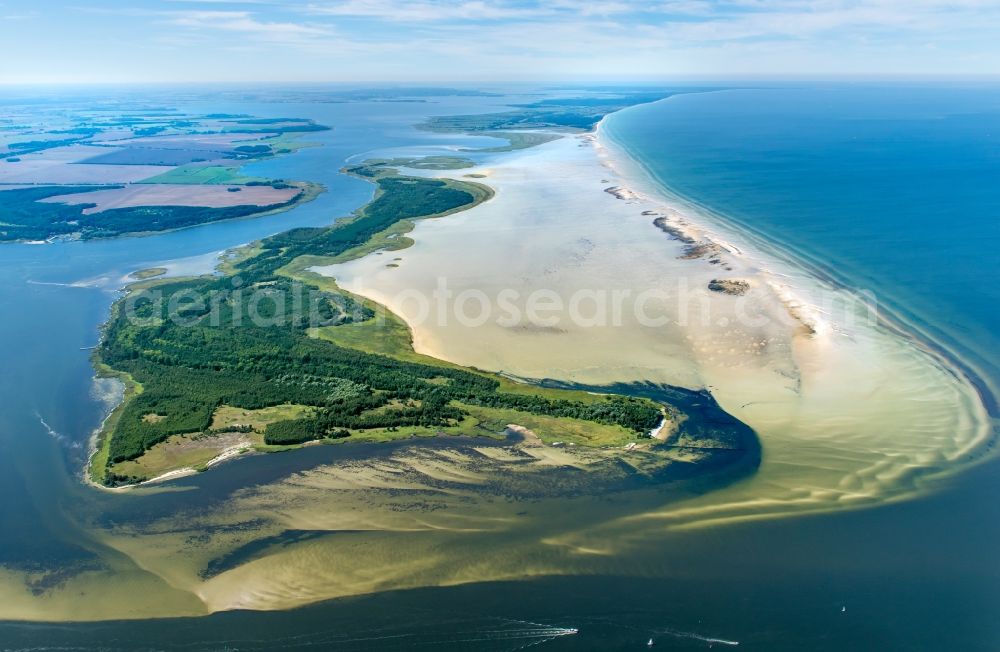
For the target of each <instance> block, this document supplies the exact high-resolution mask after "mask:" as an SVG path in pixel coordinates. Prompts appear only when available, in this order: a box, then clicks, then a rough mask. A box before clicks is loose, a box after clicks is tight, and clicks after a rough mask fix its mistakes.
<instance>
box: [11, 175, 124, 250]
mask: <svg viewBox="0 0 1000 652" xmlns="http://www.w3.org/2000/svg"><path fill="white" fill-rule="evenodd" d="M120 187H121V186H40V187H35V188H17V189H14V190H4V191H2V192H0V222H2V223H3V225H2V226H0V241H5V240H8V241H9V240H45V239H46V238H50V237H52V236H54V235H66V234H70V233H76V232H78V231H79V230H80V225H79V221H80V219H81V218H82V217H83V210H84V209H86V208H93V207H94V206H96V205H97V204H77V205H75V206H69V205H66V204H57V203H48V202H41V201H39V200H40V199H46V198H48V197H55V196H57V195H68V194H72V193H80V192H91V191H94V190H106V189H107V188H120Z"/></svg>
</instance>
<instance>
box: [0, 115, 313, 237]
mask: <svg viewBox="0 0 1000 652" xmlns="http://www.w3.org/2000/svg"><path fill="white" fill-rule="evenodd" d="M23 111H24V113H23V114H18V113H17V111H16V110H15V109H12V113H11V114H9V115H3V116H0V193H3V194H2V195H0V197H2V198H3V201H2V202H0V242H2V241H14V240H32V241H42V240H48V239H50V238H97V237H113V236H117V235H123V234H129V233H145V232H150V231H162V230H166V229H173V228H183V227H187V226H195V225H197V224H202V223H206V222H212V221H218V220H222V219H232V218H237V217H247V216H250V215H255V214H262V213H270V212H275V211H280V210H287V209H288V208H290V207H292V206H293V205H295V204H296V203H298V202H301V201H309V200H310V199H313V198H315V197H316V195H317V194H318V193H319V192H321V191H322V189H321V188H320V187H318V186H312V185H310V184H305V183H297V182H287V181H283V180H270V179H262V178H259V177H252V176H247V175H244V174H242V172H241V167H242V166H243V165H244V164H245V163H248V162H251V161H257V160H261V159H265V158H270V157H273V156H280V155H283V154H287V153H290V152H293V151H295V150H296V149H299V148H301V147H305V146H308V145H309V143H306V142H302V141H301V140H300V138H301V136H302V135H303V134H306V133H309V132H316V131H322V130H326V129H328V128H327V127H324V126H323V125H318V124H316V123H315V122H313V121H311V120H303V119H298V118H277V119H269V118H255V117H253V116H247V115H224V114H209V115H202V116H197V115H187V114H183V113H180V112H176V111H172V110H170V109H163V108H159V109H156V110H146V111H139V110H122V111H119V112H114V111H73V110H71V109H63V110H52V111H42V112H41V113H40V114H38V115H36V113H35V112H34V111H32V110H31V109H30V107H26V108H25V109H23ZM57 206H61V207H57ZM96 214H100V215H102V219H101V220H94V219H91V218H90V216H93V215H96Z"/></svg>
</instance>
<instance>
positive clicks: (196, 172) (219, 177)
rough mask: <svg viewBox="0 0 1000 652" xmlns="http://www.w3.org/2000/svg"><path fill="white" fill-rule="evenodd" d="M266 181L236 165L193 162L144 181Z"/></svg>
mask: <svg viewBox="0 0 1000 652" xmlns="http://www.w3.org/2000/svg"><path fill="white" fill-rule="evenodd" d="M253 181H256V182H259V183H266V182H267V180H266V179H261V178H260V177H247V176H244V175H243V174H241V173H240V168H239V166H235V165H199V164H197V163H192V164H190V165H182V166H180V167H177V168H174V169H173V170H169V171H167V172H164V173H163V174H158V175H156V176H155V177H150V178H149V179H146V180H144V181H143V182H142V183H191V184H200V183H205V184H225V185H238V184H246V183H250V182H253Z"/></svg>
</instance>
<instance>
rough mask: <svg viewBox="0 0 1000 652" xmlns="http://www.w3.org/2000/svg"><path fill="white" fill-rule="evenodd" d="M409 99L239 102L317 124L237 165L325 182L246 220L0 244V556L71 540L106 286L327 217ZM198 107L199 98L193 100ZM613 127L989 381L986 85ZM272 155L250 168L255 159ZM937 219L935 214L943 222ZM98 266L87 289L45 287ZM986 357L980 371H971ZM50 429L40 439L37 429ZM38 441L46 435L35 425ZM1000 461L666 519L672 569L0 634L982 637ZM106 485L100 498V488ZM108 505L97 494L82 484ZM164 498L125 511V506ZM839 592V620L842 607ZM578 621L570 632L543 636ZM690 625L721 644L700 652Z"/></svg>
mask: <svg viewBox="0 0 1000 652" xmlns="http://www.w3.org/2000/svg"><path fill="white" fill-rule="evenodd" d="M457 104H459V102H456V105H450V106H442V105H434V106H432V107H421V106H405V105H332V106H317V105H294V106H289V105H253V106H238V107H234V106H233V105H232V104H231V103H227V104H225V110H227V111H230V110H235V111H245V112H248V113H254V114H257V115H265V116H267V115H285V114H294V115H300V116H304V117H313V118H316V119H317V120H319V121H320V122H325V123H327V124H331V125H332V126H334V127H335V131H333V132H326V133H324V134H319V135H318V137H319V138H322V139H323V140H324V142H325V143H326V147H324V148H322V149H313V150H304V151H302V152H300V153H299V154H296V155H295V156H292V157H289V158H287V159H277V160H275V161H270V162H267V163H265V164H261V166H260V167H258V168H256V169H254V170H252V171H253V172H258V173H260V174H273V175H275V176H285V177H288V178H303V179H308V180H312V181H320V182H323V183H325V184H327V186H328V188H329V192H328V193H326V194H325V195H323V196H322V197H321V198H320V199H319V200H317V201H316V202H314V203H312V204H309V205H306V206H303V207H301V208H298V209H296V210H295V211H291V212H289V213H286V214H283V215H281V216H277V217H274V218H266V219H263V220H249V221H244V222H232V223H228V224H217V225H209V226H205V227H200V228H196V229H191V230H188V231H182V232H177V233H171V234H163V235H159V236H154V237H149V238H139V239H127V240H118V241H111V242H95V243H70V244H62V245H56V246H52V247H28V246H19V245H14V246H10V247H4V248H3V249H0V302H2V305H3V306H4V308H5V313H6V314H5V318H4V319H3V320H0V360H2V361H3V364H4V372H3V374H2V375H0V489H2V490H3V492H4V495H5V496H7V497H8V500H6V501H4V502H3V503H2V508H0V561H2V562H3V563H5V564H10V565H18V564H20V565H22V566H29V567H30V566H31V565H32V564H47V563H59V562H60V561H63V560H65V559H67V558H72V557H73V556H74V555H82V554H85V553H82V552H81V551H80V548H79V547H78V545H77V544H78V543H79V536H80V533H79V532H77V531H75V530H74V529H72V527H71V525H70V521H71V519H70V518H68V516H69V515H71V513H72V510H73V509H74V506H75V505H78V504H82V503H88V504H92V502H93V500H94V498H93V496H91V495H90V494H91V492H90V490H88V489H85V488H83V487H82V486H81V485H79V483H78V482H77V480H76V478H75V477H74V474H75V473H76V472H77V471H78V468H79V463H80V461H81V453H82V449H81V448H80V442H83V441H85V440H86V438H87V436H88V435H89V433H90V431H91V430H92V428H93V427H94V426H96V424H97V422H98V420H99V419H100V416H101V414H102V410H103V407H102V404H101V403H100V401H98V400H97V399H96V398H94V397H93V396H92V395H91V381H90V378H91V375H92V371H91V369H90V367H89V363H88V355H89V352H88V351H86V350H82V349H81V347H87V346H90V345H92V344H94V342H95V341H96V338H97V336H98V332H97V328H98V326H99V324H100V323H101V322H102V321H103V320H104V318H105V316H106V311H107V309H108V307H109V306H110V304H111V302H112V301H113V299H114V294H113V290H114V289H115V288H116V287H117V286H118V281H117V279H118V278H120V277H121V276H122V275H124V274H126V273H128V272H129V271H132V270H133V269H138V268H142V267H146V266H150V265H152V264H154V263H157V262H159V261H162V260H166V259H173V258H177V257H178V256H195V255H200V254H205V253H208V252H211V251H216V250H219V249H223V248H225V247H228V246H232V245H235V244H239V243H242V242H246V241H248V240H252V239H255V238H258V237H261V236H263V235H266V234H268V233H272V232H275V231H279V230H283V229H286V228H289V227H291V226H299V225H310V224H323V223H327V222H329V220H330V219H331V218H332V217H334V216H336V215H342V214H345V213H347V212H349V211H350V210H351V209H352V208H354V207H356V206H358V205H360V204H361V203H363V202H364V201H365V199H366V198H367V197H368V196H369V194H370V192H371V189H370V186H368V185H367V184H365V183H363V182H360V181H357V180H354V179H350V178H347V177H343V176H341V175H338V174H337V169H338V168H339V167H340V165H341V163H342V161H343V160H344V159H346V158H348V157H351V156H354V155H357V154H360V153H362V152H365V151H368V150H371V149H376V148H386V147H399V146H413V145H420V144H426V143H427V142H428V139H427V136H426V135H425V134H420V133H419V132H415V131H413V130H412V129H410V128H409V126H408V125H409V124H411V123H412V122H414V121H417V120H419V117H420V115H422V114H423V113H425V112H429V111H434V112H436V113H448V112H451V113H455V112H461V111H465V110H467V109H469V108H470V105H471V104H473V103H472V102H471V101H464V102H461V104H462V106H457ZM205 110H213V107H206V108H205ZM612 122H613V123H614V125H615V128H616V129H617V134H616V135H617V137H618V138H619V139H620V140H621V141H622V142H623V143H624V144H625V145H626V146H628V147H629V148H630V149H632V151H633V152H634V153H635V154H636V156H637V157H639V158H641V159H643V160H645V161H646V162H647V164H648V165H649V167H650V169H651V170H653V171H654V172H656V173H658V174H659V175H660V176H661V177H662V179H663V180H666V181H668V182H669V185H670V186H671V188H673V189H674V190H675V191H678V192H681V193H683V194H684V195H685V196H687V197H689V198H691V199H693V200H695V201H697V202H699V203H701V204H704V205H706V206H708V207H709V208H711V209H714V210H716V211H719V212H721V213H724V214H725V215H726V216H728V217H729V218H730V219H732V220H735V221H738V222H739V223H742V224H744V225H746V226H749V227H752V228H753V229H754V230H755V231H757V232H759V233H761V234H764V235H765V236H767V237H771V238H774V239H778V240H780V241H782V242H783V243H784V244H786V245H788V246H793V247H795V248H796V249H797V250H798V251H800V252H801V253H804V254H806V256H807V257H808V258H809V259H810V260H812V261H814V262H816V263H818V264H821V265H823V266H825V267H827V268H828V269H830V270H832V272H834V273H836V274H837V275H838V276H839V277H840V278H841V279H842V280H843V281H845V282H847V283H849V284H852V285H855V286H859V287H867V288H870V289H873V290H874V291H875V292H876V294H877V295H878V296H879V297H883V300H884V301H888V302H889V303H891V304H892V305H893V307H894V308H895V309H896V310H898V311H899V312H902V313H905V314H906V315H907V317H909V318H911V319H914V320H916V321H919V322H920V323H921V324H923V325H925V326H927V327H928V328H930V329H932V330H935V331H937V332H938V334H939V335H941V336H943V337H945V338H947V340H948V343H949V344H950V345H952V346H953V347H954V348H956V349H958V350H960V351H961V352H962V353H964V354H966V355H968V356H970V357H973V358H975V362H976V363H977V364H978V365H980V366H982V367H984V368H985V369H987V372H988V374H990V376H991V377H993V378H995V369H996V365H997V359H996V355H995V353H996V351H997V346H996V344H997V340H996V335H995V333H994V332H993V331H994V330H995V327H996V325H997V316H998V313H997V312H996V311H997V303H996V299H997V298H1000V297H998V295H997V290H996V287H995V286H993V285H991V283H989V282H983V281H982V279H983V277H984V276H986V277H988V276H989V275H990V274H991V273H993V272H995V269H996V263H997V255H996V253H995V249H996V245H997V238H998V232H997V227H996V217H997V216H998V215H1000V210H998V207H1000V183H996V182H997V181H1000V176H998V171H1000V155H998V152H1000V147H998V140H997V139H1000V91H995V90H990V89H982V88H979V89H954V88H923V89H899V88H895V89H884V88H882V89H879V88H871V87H867V88H856V87H837V88H824V89H815V88H814V89H803V88H778V89H755V90H739V91H727V92H723V93H712V94H692V95H683V96H676V97H674V98H672V99H670V100H667V101H666V102H663V103H660V104H657V105H653V106H645V107H637V108H634V109H631V110H629V111H626V112H624V113H622V114H620V115H619V116H617V117H616V118H614V119H613V120H612ZM268 166H270V167H268ZM941 217H943V218H945V219H943V220H939V219H937V218H941ZM95 278H106V280H105V281H100V282H98V283H96V284H94V286H93V287H84V288H81V287H67V286H64V285H40V284H38V283H37V282H45V283H69V282H75V281H79V280H88V279H95ZM991 368H992V369H993V371H989V369H991ZM39 417H41V418H42V419H44V421H45V422H46V423H47V424H48V425H49V426H50V427H51V431H52V432H50V431H48V430H47V429H46V428H45V426H44V425H43V424H42V423H41V420H40V419H39ZM53 433H55V434H53ZM302 457H304V456H302V455H299V456H290V457H284V456H273V457H271V458H254V459H251V460H247V461H245V462H241V463H239V464H233V465H230V466H229V467H228V468H220V469H218V472H217V473H216V472H213V474H209V475H206V476H205V477H204V478H203V479H192V480H190V481H189V482H188V484H191V485H199V484H203V485H205V487H208V488H209V490H202V491H200V492H197V493H196V492H188V493H187V494H186V495H185V498H184V499H183V500H188V501H195V500H208V499H211V497H212V495H214V492H213V491H212V490H210V489H211V488H213V487H214V488H215V489H216V490H217V493H220V494H224V493H225V492H228V491H231V490H232V488H233V487H235V486H239V485H240V483H241V482H243V481H245V479H246V477H249V476H253V477H254V478H256V479H260V478H261V477H263V476H266V475H267V474H268V473H274V474H284V473H289V472H291V471H293V470H294V469H295V468H297V467H298V466H299V465H304V463H303V462H300V461H299V460H301V458H302ZM998 467H1000V465H998V464H996V463H992V464H990V465H985V466H982V467H979V468H977V469H974V470H972V471H970V472H969V473H967V474H965V475H963V476H960V477H959V478H956V479H954V480H953V481H952V482H951V484H950V486H949V487H948V488H947V489H946V490H945V491H943V492H941V493H940V494H937V495H934V496H929V497H926V498H923V499H920V500H917V501H912V502H908V503H905V504H900V505H891V506H886V507H882V508H878V509H872V510H865V511H862V512H856V513H843V514H836V515H824V516H812V517H805V518H801V519H793V520H785V521H774V522H761V523H746V524H741V525H736V526H730V527H726V528H720V529H712V530H703V531H696V532H690V533H683V534H677V535H673V536H671V537H670V539H669V540H665V541H664V542H663V548H662V551H659V555H657V556H651V557H650V558H649V560H648V562H647V563H648V564H649V567H650V569H654V568H655V569H657V570H658V571H659V570H661V568H662V567H663V566H668V567H669V568H670V569H671V573H670V575H671V579H669V580H662V579H661V580H650V579H644V578H642V577H617V578H605V577H577V578H547V579H542V580H535V581H530V582H523V583H486V584H477V585H470V586H464V587H456V588H444V589H427V590H417V591H407V592H399V593H392V594H386V595H376V596H372V597H366V598H360V599H350V600H342V601H334V602H331V603H326V604H320V605H315V606H312V607H308V608H305V609H300V610H295V611H290V612H280V613H252V612H237V613H228V614H219V615H216V616H212V617H208V618H201V619H181V620H159V621H145V622H119V623H103V624H92V625H68V626H47V625H25V624H18V623H6V624H3V623H0V647H4V648H12V649H26V648H37V647H46V646H59V647H60V648H62V649H113V650H138V649H187V650H191V649H196V650H202V649H205V650H210V649H223V648H226V647H228V648H230V649H276V648H280V647H284V648H286V649H331V648H334V647H335V648H337V649H414V648H416V649H420V647H425V648H432V649H455V650H465V649H491V650H515V649H520V648H522V647H524V646H526V645H532V644H537V647H538V649H585V650H591V649H593V650H612V649H645V646H646V641H647V639H648V638H650V637H653V638H655V640H656V642H657V645H658V647H661V648H665V649H679V650H687V649H690V650H699V649H708V647H709V646H710V645H711V646H714V647H715V648H716V649H719V648H721V647H723V646H725V643H723V642H720V641H739V642H740V647H739V648H738V649H750V650H803V649H808V650H831V651H833V650H847V649H858V650H861V649H879V650H888V649H907V650H943V649H962V650H983V651H987V650H995V649H1000V628H998V627H997V626H996V618H995V614H996V612H997V609H998V608H1000V561H998V559H997V557H996V554H995V551H996V549H997V544H998V543H1000V507H998V506H997V504H996V501H995V500H993V496H995V495H996V492H997V490H998V489H1000V480H998V478H1000V475H998V474H997V471H998ZM116 498H117V497H116ZM101 500H103V498H102V499H101ZM172 500H181V499H180V498H176V499H175V498H173V497H171V496H169V495H160V496H159V497H156V498H155V499H153V500H152V501H149V502H147V503H145V504H144V503H143V502H142V501H139V500H135V501H133V500H124V501H121V502H119V504H118V506H117V507H116V512H117V513H118V514H121V515H126V514H133V513H134V514H141V513H142V512H143V511H144V510H149V509H150V508H154V509H167V508H169V504H170V502H171V501H172ZM845 606H846V608H847V610H846V611H843V610H842V609H843V608H844V607H845ZM559 628H576V629H578V630H579V631H578V633H576V634H566V633H559V631H558V630H559ZM708 639H719V640H715V641H714V642H713V641H711V640H708Z"/></svg>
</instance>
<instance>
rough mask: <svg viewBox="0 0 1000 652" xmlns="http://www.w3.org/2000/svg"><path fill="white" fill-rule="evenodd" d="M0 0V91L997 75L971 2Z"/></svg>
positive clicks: (990, 36)
mask: <svg viewBox="0 0 1000 652" xmlns="http://www.w3.org/2000/svg"><path fill="white" fill-rule="evenodd" d="M46 4H47V5H48V6H47V7H46V8H45V9H44V10H40V9H39V8H38V7H37V4H36V3H34V2H30V1H28V0H3V1H0V26H3V28H4V31H5V33H6V37H5V40H6V45H7V51H8V52H15V53H24V54H21V55H16V56H8V57H6V58H5V61H4V63H0V84H3V85H27V84H31V85H35V84H93V83H111V84H144V83H151V82H157V83H218V82H219V81H220V80H225V81H227V82H233V83H244V82H254V83H261V82H290V83H335V82H341V83H359V82H370V83H401V82H406V83H440V82H444V81H448V82H450V83H455V82H461V81H478V82H483V81H487V82H491V83H513V82H545V81H547V80H554V79H558V80H563V81H565V80H573V81H579V82H587V83H594V82H598V81H608V80H633V81H640V80H641V81H647V82H657V81H666V80H676V79H690V80H694V79H725V78H729V79H767V78H773V79H776V80H782V79H786V78H795V79H805V78H826V77H831V76H833V77H845V78H867V77H873V78H895V77H900V78H907V77H912V76H919V77H924V76H929V77H935V78H952V77H982V76H992V75H996V74H998V73H1000V47H998V46H997V45H996V43H995V41H996V39H995V34H996V33H997V29H998V28H1000V5H997V3H991V2H985V1H983V0H962V1H960V2H945V1H943V0H916V1H912V2H904V1H903V0H864V1H855V0H818V1H805V0H775V1H773V2H762V1H760V0H719V1H702V0H669V1H665V2H636V1H633V0H609V1H606V2H584V1H582V0H552V1H549V2H538V1H525V0H509V1H508V0H470V1H467V2H440V1H438V0H423V1H417V2H411V3H407V4H405V5H400V4H398V3H395V2H389V1H387V0H345V1H334V0H316V1H314V2H293V3H288V2H272V1H270V0H151V1H150V2H146V3H143V6H142V7H136V6H134V5H133V4H132V3H128V2H124V1H123V0H73V1H69V0H55V1H54V2H51V3H46Z"/></svg>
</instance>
